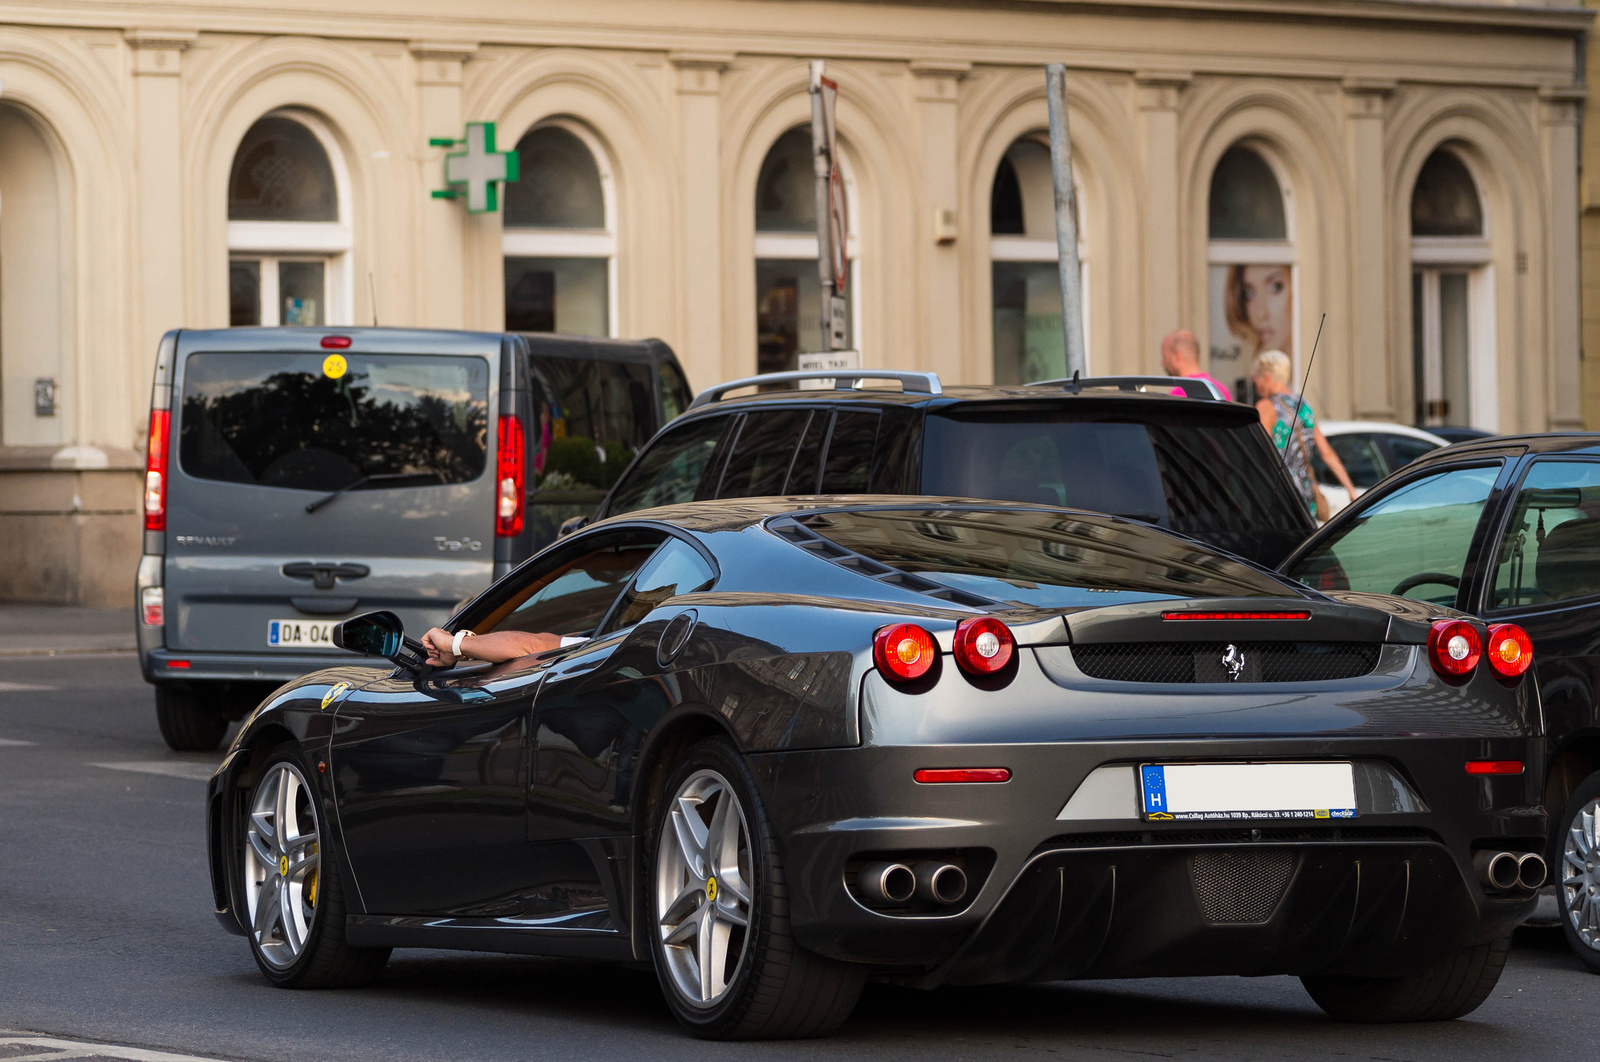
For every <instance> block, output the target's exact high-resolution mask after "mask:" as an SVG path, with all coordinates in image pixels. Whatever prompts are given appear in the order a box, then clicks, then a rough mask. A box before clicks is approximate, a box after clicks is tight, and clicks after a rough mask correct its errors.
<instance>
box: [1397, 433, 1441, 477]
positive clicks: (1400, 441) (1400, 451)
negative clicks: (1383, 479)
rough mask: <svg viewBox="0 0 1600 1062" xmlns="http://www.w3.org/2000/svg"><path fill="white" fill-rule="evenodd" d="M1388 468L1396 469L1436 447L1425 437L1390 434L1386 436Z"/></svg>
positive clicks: (1429, 452) (1431, 451)
mask: <svg viewBox="0 0 1600 1062" xmlns="http://www.w3.org/2000/svg"><path fill="white" fill-rule="evenodd" d="M1387 441H1388V445H1389V468H1390V470H1392V471H1398V470H1399V469H1402V468H1404V467H1406V466H1407V465H1409V464H1410V463H1411V462H1413V461H1415V460H1416V459H1417V458H1419V457H1421V456H1422V455H1423V454H1431V453H1433V451H1435V450H1437V449H1438V447H1437V446H1435V445H1433V443H1431V442H1429V441H1428V440H1426V439H1413V438H1412V437H1411V436H1409V435H1391V436H1389V438H1388V440H1387Z"/></svg>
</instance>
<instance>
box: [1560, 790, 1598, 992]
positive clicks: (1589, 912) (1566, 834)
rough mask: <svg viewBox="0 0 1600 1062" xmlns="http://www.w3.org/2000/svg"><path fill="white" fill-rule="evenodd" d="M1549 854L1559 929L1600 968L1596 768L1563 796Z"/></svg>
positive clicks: (1586, 959) (1578, 952) (1587, 961)
mask: <svg viewBox="0 0 1600 1062" xmlns="http://www.w3.org/2000/svg"><path fill="white" fill-rule="evenodd" d="M1551 856H1552V857H1553V858H1552V859H1551V861H1550V873H1551V875H1552V876H1553V877H1554V879H1555V887H1556V908H1557V910H1559V911H1560V913H1561V932H1563V933H1565V934H1566V937H1567V946H1568V947H1570V948H1571V949H1572V953H1573V954H1574V955H1576V956H1577V957H1578V961H1579V962H1581V963H1583V965H1584V966H1585V967H1587V968H1588V970H1589V972H1590V973H1600V772H1597V773H1595V774H1591V775H1590V776H1589V777H1587V778H1585V779H1584V780H1583V784H1581V785H1579V786H1578V789H1577V791H1576V792H1574V793H1573V794H1572V799H1571V800H1569V801H1567V807H1566V810H1565V811H1563V812H1562V813H1561V821H1560V822H1559V823H1558V824H1557V830H1556V837H1555V851H1553V852H1552V853H1551Z"/></svg>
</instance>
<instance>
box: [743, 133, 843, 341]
mask: <svg viewBox="0 0 1600 1062" xmlns="http://www.w3.org/2000/svg"><path fill="white" fill-rule="evenodd" d="M840 169H841V171H842V172H843V174H844V180H845V195H846V198H847V203H848V207H847V214H848V221H849V224H850V235H849V237H848V239H847V240H846V248H845V252H846V255H847V257H848V259H849V261H850V277H849V285H850V291H851V299H850V305H851V320H850V322H849V325H848V328H847V332H846V343H845V345H846V346H847V347H853V346H854V345H855V342H856V340H855V338H854V337H855V335H856V328H857V322H858V318H857V316H856V311H857V306H858V300H857V299H856V298H855V292H857V291H859V290H860V285H859V283H858V282H857V278H858V275H859V271H858V270H857V269H856V211H855V198H854V195H853V191H854V182H853V181H852V180H851V177H850V172H849V169H848V167H846V166H844V165H843V164H842V163H841V165H840ZM814 173H815V171H814V169H813V168H812V164H811V129H810V127H809V126H805V127H801V128H799V129H791V130H789V131H788V132H787V133H784V134H783V135H782V136H780V137H779V138H778V139H777V141H776V142H775V143H774V144H773V145H772V147H771V149H770V150H768V152H767V157H766V158H765V159H764V160H762V163H761V173H760V176H758V177H757V178H756V241H755V242H756V247H755V250H756V369H757V371H758V372H782V371H784V370H786V369H793V368H795V367H796V366H797V365H798V360H797V356H798V355H799V354H800V353H802V352H806V351H820V350H821V349H822V348H823V343H822V279H821V277H820V276H819V274H818V270H817V190H816V178H815V176H814Z"/></svg>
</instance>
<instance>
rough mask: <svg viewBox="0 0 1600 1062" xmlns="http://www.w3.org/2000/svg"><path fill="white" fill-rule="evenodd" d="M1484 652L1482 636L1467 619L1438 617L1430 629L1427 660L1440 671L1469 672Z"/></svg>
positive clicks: (1451, 675) (1447, 673)
mask: <svg viewBox="0 0 1600 1062" xmlns="http://www.w3.org/2000/svg"><path fill="white" fill-rule="evenodd" d="M1482 656H1483V640H1482V639H1481V638H1479V637H1478V629H1477V628H1476V627H1474V626H1473V625H1472V624H1470V623H1468V622H1467V621H1466V620H1439V621H1438V622H1437V623H1435V624H1434V625H1433V629H1432V630H1430V631H1429V632H1428V660H1429V662H1430V663H1432V664H1433V669H1434V670H1435V671H1437V672H1438V673H1439V674H1441V675H1444V676H1446V677H1448V678H1460V677H1462V676H1464V675H1470V674H1472V672H1473V670H1474V669H1475V668H1476V667H1477V666H1478V660H1479V658H1481V657H1482Z"/></svg>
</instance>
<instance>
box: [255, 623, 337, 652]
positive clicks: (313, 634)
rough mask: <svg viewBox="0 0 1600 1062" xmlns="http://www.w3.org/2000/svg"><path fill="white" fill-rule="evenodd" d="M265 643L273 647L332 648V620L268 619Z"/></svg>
mask: <svg viewBox="0 0 1600 1062" xmlns="http://www.w3.org/2000/svg"><path fill="white" fill-rule="evenodd" d="M267 644H268V645H269V646H271V647H272V648H274V649H300V648H315V649H332V648H333V621H332V620H297V619H275V620H268V621H267Z"/></svg>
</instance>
